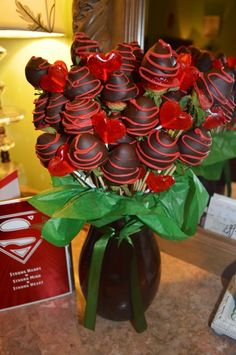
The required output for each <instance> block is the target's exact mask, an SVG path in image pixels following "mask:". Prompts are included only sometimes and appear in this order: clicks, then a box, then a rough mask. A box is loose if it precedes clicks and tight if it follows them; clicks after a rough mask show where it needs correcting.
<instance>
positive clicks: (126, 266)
mask: <svg viewBox="0 0 236 355" xmlns="http://www.w3.org/2000/svg"><path fill="white" fill-rule="evenodd" d="M123 225H124V221H123V220H119V221H117V222H114V223H112V224H111V227H113V228H114V229H115V230H116V231H119V230H120V229H121V228H122V226H123ZM99 237H101V231H100V230H99V229H98V228H95V227H91V228H90V230H89V234H88V236H87V239H86V242H85V244H84V246H83V248H82V251H81V255H80V263H79V277H80V283H81V288H82V291H83V293H84V296H85V298H86V295H87V283H88V272H89V266H90V261H91V256H92V251H93V246H94V244H95V242H96V241H97V240H98V238H99ZM130 237H131V239H132V242H133V246H131V245H130V244H129V243H128V242H127V241H126V240H124V241H122V243H121V244H120V246H118V243H117V239H115V238H112V239H110V241H109V242H108V245H107V248H106V251H105V254H104V259H103V264H102V270H101V277H100V288H99V296H98V308H97V313H98V314H99V315H100V316H102V317H104V318H107V319H110V320H115V321H124V320H130V319H132V316H133V313H132V304H131V290H130V274H131V272H130V270H131V260H132V256H133V254H132V253H133V252H135V254H136V260H137V271H138V280H139V286H140V291H141V295H142V301H143V306H144V310H146V309H147V308H148V306H149V305H150V304H151V302H152V300H153V298H154V297H155V295H156V292H157V290H158V285H159V282H160V270H161V269H160V263H161V260H160V251H159V248H158V245H157V242H156V240H155V237H154V236H153V233H152V231H151V230H150V229H149V228H147V227H144V228H143V229H142V230H141V231H140V232H138V233H135V234H133V235H131V236H130Z"/></svg>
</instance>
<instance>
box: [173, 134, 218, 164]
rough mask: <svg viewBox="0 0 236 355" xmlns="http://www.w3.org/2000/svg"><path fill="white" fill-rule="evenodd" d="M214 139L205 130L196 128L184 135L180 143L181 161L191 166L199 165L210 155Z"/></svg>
mask: <svg viewBox="0 0 236 355" xmlns="http://www.w3.org/2000/svg"><path fill="white" fill-rule="evenodd" d="M211 143H212V138H211V135H210V133H209V131H207V130H205V129H204V128H195V129H194V130H190V131H188V132H186V133H184V134H183V135H182V136H181V137H180V140H179V142H178V144H179V150H180V157H179V159H180V160H181V161H182V162H183V163H185V164H187V165H191V166H195V165H199V164H200V163H201V162H202V161H203V160H204V159H205V158H206V157H207V156H208V154H209V152H210V147H211Z"/></svg>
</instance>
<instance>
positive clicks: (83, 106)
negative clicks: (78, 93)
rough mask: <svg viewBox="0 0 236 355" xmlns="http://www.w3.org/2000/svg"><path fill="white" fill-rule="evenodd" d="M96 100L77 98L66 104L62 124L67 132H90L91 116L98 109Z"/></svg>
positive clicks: (91, 127) (91, 128) (91, 129)
mask: <svg viewBox="0 0 236 355" xmlns="http://www.w3.org/2000/svg"><path fill="white" fill-rule="evenodd" d="M100 109H101V107H100V105H99V103H98V102H97V101H94V100H91V99H80V98H77V99H75V100H73V101H70V102H68V103H67V104H66V106H65V110H64V112H63V120H62V124H63V126H64V130H65V132H66V133H68V134H76V135H77V134H79V133H89V132H90V133H92V132H93V123H92V117H93V116H94V115H96V114H97V113H98V112H99V111H100Z"/></svg>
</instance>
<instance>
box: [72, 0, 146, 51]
mask: <svg viewBox="0 0 236 355" xmlns="http://www.w3.org/2000/svg"><path fill="white" fill-rule="evenodd" d="M144 20H145V1H144V0H110V1H109V0H74V1H73V32H74V33H75V32H85V33H86V34H87V35H88V36H89V37H90V38H91V39H94V40H98V41H99V43H100V45H101V48H102V50H103V51H108V50H110V49H112V48H114V47H115V45H116V44H118V43H120V42H131V41H134V40H137V41H138V42H139V44H140V45H141V47H143V39H144Z"/></svg>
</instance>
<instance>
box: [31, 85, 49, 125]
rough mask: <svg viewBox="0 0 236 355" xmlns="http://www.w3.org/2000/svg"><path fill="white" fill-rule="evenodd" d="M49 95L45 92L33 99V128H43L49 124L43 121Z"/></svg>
mask: <svg viewBox="0 0 236 355" xmlns="http://www.w3.org/2000/svg"><path fill="white" fill-rule="evenodd" d="M49 97H50V94H49V93H48V92H47V93H46V92H45V93H43V94H41V95H40V96H39V97H38V98H37V99H35V100H34V111H33V124H34V127H35V129H43V128H46V127H48V126H49V124H48V123H47V122H46V121H45V118H46V109H47V105H48V102H49Z"/></svg>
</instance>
